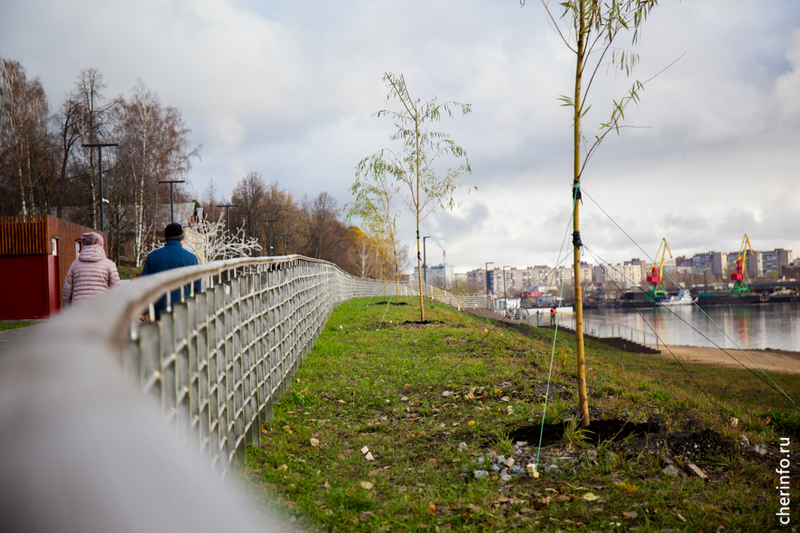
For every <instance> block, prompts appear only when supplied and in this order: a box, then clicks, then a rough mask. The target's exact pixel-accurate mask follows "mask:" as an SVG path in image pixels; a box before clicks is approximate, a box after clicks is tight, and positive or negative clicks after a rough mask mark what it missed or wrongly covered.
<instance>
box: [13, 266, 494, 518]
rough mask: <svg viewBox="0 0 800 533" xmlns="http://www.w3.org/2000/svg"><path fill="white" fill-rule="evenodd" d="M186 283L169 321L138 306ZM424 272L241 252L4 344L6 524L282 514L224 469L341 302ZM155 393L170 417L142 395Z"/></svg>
mask: <svg viewBox="0 0 800 533" xmlns="http://www.w3.org/2000/svg"><path fill="white" fill-rule="evenodd" d="M197 280H200V281H201V282H202V283H201V286H202V288H201V290H200V291H198V292H195V291H194V282H195V281H197ZM183 286H189V287H190V292H189V294H188V295H183V294H182V295H181V301H179V302H170V301H169V298H167V302H168V305H167V310H166V311H164V312H162V313H161V317H160V320H159V321H156V322H146V323H140V322H139V320H138V317H139V315H140V313H141V312H142V311H143V310H146V309H148V307H149V306H150V309H151V313H152V307H151V306H152V302H155V301H157V300H158V299H159V298H160V297H161V296H162V295H165V294H166V295H169V293H170V291H172V290H175V289H179V288H180V287H183ZM414 287H415V285H414V284H404V285H400V286H398V287H396V286H395V284H394V283H392V282H386V284H384V282H383V281H382V280H370V279H361V278H355V277H352V276H349V275H347V274H346V273H344V272H342V271H341V270H339V269H338V268H337V267H336V266H334V265H332V264H329V263H326V262H323V261H316V260H313V259H308V258H304V257H301V256H285V257H272V258H241V259H232V260H227V261H218V262H213V263H209V264H206V265H199V266H194V267H186V268H181V269H175V270H170V271H166V272H161V273H159V274H155V275H152V276H146V277H143V278H139V279H137V280H135V281H133V282H130V283H125V284H123V285H122V286H120V287H117V288H115V289H113V290H110V291H107V292H105V293H102V294H99V295H96V296H95V297H93V298H91V299H89V300H86V301H84V302H80V303H78V304H76V305H74V306H72V307H70V308H68V309H66V310H65V311H64V312H62V313H61V314H60V315H59V316H57V317H55V318H53V319H52V320H49V321H47V322H45V323H43V324H39V325H36V326H31V327H32V328H34V329H33V330H32V331H31V334H30V336H29V337H28V338H27V339H26V340H25V341H24V342H21V343H19V344H18V345H15V346H14V347H13V349H8V350H6V351H5V352H4V353H2V356H0V469H1V470H0V516H2V517H3V518H0V521H2V525H3V528H2V529H3V531H34V532H40V531H41V532H44V531H75V532H78V531H80V532H100V531H136V532H144V531H167V530H169V531H192V532H196V531H228V530H236V531H273V530H276V526H274V525H267V526H265V525H264V524H263V523H262V522H263V521H262V520H261V519H257V518H255V517H254V516H253V514H252V513H251V510H250V509H248V508H247V506H246V505H245V504H244V499H241V498H236V497H233V496H232V494H231V491H230V490H228V488H226V487H225V486H223V485H220V483H219V482H218V481H215V480H214V477H216V478H217V480H218V479H219V478H220V477H223V478H224V477H226V476H228V475H229V473H230V472H231V470H232V469H233V468H235V466H236V464H237V462H238V461H239V460H241V459H242V458H243V457H244V454H245V449H246V446H247V445H248V444H257V443H258V436H259V430H260V426H261V424H262V423H264V422H266V421H267V420H269V419H270V417H271V414H272V405H273V403H274V402H275V401H277V399H278V398H280V396H281V395H282V394H284V393H285V392H286V390H287V389H288V387H289V385H290V382H291V377H292V375H293V374H294V373H295V371H296V370H297V368H298V365H299V363H300V361H301V360H302V359H303V357H305V355H306V354H307V353H308V351H309V350H310V348H311V347H312V345H313V343H314V341H315V340H316V338H317V337H318V335H319V334H320V332H321V330H322V328H323V327H324V325H325V322H326V320H327V319H328V317H329V316H330V313H331V312H332V310H333V308H334V307H335V306H336V305H338V304H339V303H341V302H343V301H345V300H347V299H349V298H353V297H382V296H383V295H384V294H388V295H389V296H393V295H394V294H396V293H399V294H400V295H401V296H408V295H414V294H417V292H416V289H415V288H414ZM425 290H426V291H429V294H427V296H428V297H429V298H432V299H434V300H437V301H441V302H444V303H447V304H449V305H453V306H454V307H457V308H465V307H474V306H483V305H485V301H484V300H483V299H482V298H478V299H475V298H470V297H457V296H454V295H452V294H450V293H447V292H446V291H440V290H438V289H435V288H428V287H426V288H425ZM180 292H181V293H183V291H180ZM120 362H121V364H120ZM132 383H133V384H134V385H135V386H132ZM143 393H144V394H143ZM154 400H155V402H156V405H157V406H158V408H159V409H160V411H161V414H162V418H163V419H166V420H167V422H168V423H167V424H164V423H163V421H160V420H159V419H158V417H157V416H153V412H154V409H148V408H145V407H144V404H146V403H153V402H154ZM170 434H171V435H170ZM175 436H177V439H176V438H175ZM187 451H193V452H195V453H187ZM202 462H205V463H206V465H208V464H209V463H210V464H211V465H212V466H213V468H212V469H209V468H208V466H206V467H205V468H203V467H202V466H201V464H202ZM42 509H46V510H47V512H42Z"/></svg>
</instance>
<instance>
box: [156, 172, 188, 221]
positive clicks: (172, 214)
mask: <svg viewBox="0 0 800 533" xmlns="http://www.w3.org/2000/svg"><path fill="white" fill-rule="evenodd" d="M159 183H169V221H170V223H172V222H175V207H174V204H173V203H172V187H173V186H174V185H175V184H176V183H186V180H164V181H159Z"/></svg>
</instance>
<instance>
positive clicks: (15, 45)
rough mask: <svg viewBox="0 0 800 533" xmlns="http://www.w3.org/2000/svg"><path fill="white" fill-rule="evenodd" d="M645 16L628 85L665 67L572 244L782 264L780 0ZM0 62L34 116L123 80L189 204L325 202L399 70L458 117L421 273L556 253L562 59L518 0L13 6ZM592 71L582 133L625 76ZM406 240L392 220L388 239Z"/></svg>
mask: <svg viewBox="0 0 800 533" xmlns="http://www.w3.org/2000/svg"><path fill="white" fill-rule="evenodd" d="M659 4H660V5H659V6H658V7H657V8H655V9H654V10H653V11H652V13H651V15H650V17H649V18H648V20H647V21H646V22H645V24H644V26H643V28H642V39H641V42H640V45H639V46H637V48H635V51H636V52H637V53H638V54H639V56H640V63H639V65H638V66H637V67H636V70H635V71H634V78H636V79H639V80H642V81H644V80H647V79H650V78H651V77H653V76H655V75H656V74H658V73H659V72H661V71H662V70H663V69H664V68H665V67H667V66H669V65H670V64H672V66H671V67H670V68H668V69H667V70H666V71H664V72H661V73H660V74H658V76H656V77H655V78H654V79H652V80H651V81H650V82H649V83H648V84H647V85H646V88H645V91H644V93H643V94H642V98H641V103H640V105H638V106H636V107H629V108H628V110H627V112H626V117H627V124H629V125H631V126H637V127H636V128H629V129H625V130H622V132H621V135H620V136H615V135H614V136H609V137H607V138H606V141H605V142H604V143H603V145H602V146H601V148H600V150H599V151H598V153H597V155H596V156H595V157H594V158H593V159H592V161H591V162H590V164H589V167H588V169H587V170H586V172H585V173H584V175H583V179H582V184H583V185H582V186H583V190H584V192H585V195H586V196H584V203H583V206H582V208H581V209H582V210H581V230H582V239H583V242H584V244H585V245H586V246H587V248H589V249H590V250H591V252H593V253H594V254H595V255H596V257H599V258H602V259H603V260H605V261H608V262H612V263H616V262H621V261H624V260H627V259H630V258H632V257H642V258H644V257H645V254H647V255H649V256H653V255H655V252H656V249H657V248H658V245H659V242H660V241H661V239H662V238H664V237H665V238H666V239H667V240H668V241H669V244H670V247H671V249H672V251H673V253H674V254H675V255H693V254H695V253H699V252H705V251H710V250H718V251H736V250H738V249H739V246H740V243H741V241H742V236H743V235H744V234H745V233H747V234H748V235H749V237H750V241H751V242H752V245H753V247H754V248H755V249H757V250H772V249H774V248H788V249H792V250H794V253H795V254H796V255H800V185H799V184H798V178H799V177H800V172H799V171H798V165H800V7H798V4H797V1H796V0H769V1H767V2H765V1H763V0H685V1H683V2H677V1H674V0H661V2H660V3H659ZM618 44H619V46H622V47H628V46H629V45H630V38H629V37H628V36H623V37H622V38H621V39H620V40H619V41H618ZM0 54H3V55H4V56H6V57H9V58H11V59H15V60H17V61H19V62H20V63H21V64H22V65H23V67H24V68H25V69H26V72H27V74H28V76H29V77H31V78H32V77H38V78H39V79H40V80H41V82H42V84H43V86H44V88H45V90H46V91H47V94H48V97H49V100H50V103H51V106H52V107H53V108H57V107H58V106H59V105H60V104H61V102H62V101H63V99H64V95H65V94H66V93H67V92H69V91H70V90H72V89H73V87H74V83H75V80H76V78H77V76H78V75H79V73H80V71H81V70H82V69H86V68H96V69H98V70H99V71H100V72H101V73H102V75H103V77H104V79H105V81H106V83H107V84H108V89H107V95H108V96H109V97H113V96H116V95H118V94H124V95H129V94H130V91H131V89H132V88H133V87H134V85H135V84H136V83H137V80H139V79H141V80H142V81H143V82H144V83H145V85H146V86H147V87H149V88H150V89H152V90H154V91H156V92H158V94H159V95H160V97H161V100H162V103H163V104H165V105H169V106H173V107H176V108H178V109H179V110H180V111H181V113H182V115H183V117H184V119H185V121H186V122H187V124H188V126H189V127H190V128H191V129H192V143H193V145H202V146H203V147H202V150H201V156H202V160H200V161H195V164H194V167H193V169H192V170H191V172H190V174H189V176H188V179H189V181H190V183H191V185H192V188H193V189H194V191H195V194H196V195H197V196H198V197H199V196H201V195H202V194H203V191H204V189H205V188H206V186H207V184H208V182H209V179H212V178H213V180H214V182H215V183H216V184H217V186H218V188H219V192H220V193H221V194H222V195H223V196H227V197H229V195H230V193H231V191H232V189H233V187H234V186H235V184H236V182H237V181H238V180H239V179H241V178H242V177H244V176H245V175H246V174H247V173H248V172H258V173H260V174H262V175H263V176H264V178H265V179H266V180H267V181H268V182H271V181H273V180H277V181H278V182H279V183H280V184H281V186H283V187H284V188H285V189H287V190H288V191H289V192H291V193H292V194H293V195H294V196H295V197H296V198H298V199H300V198H302V197H303V195H309V196H311V197H313V196H316V195H317V194H319V193H320V192H322V191H327V192H328V193H330V194H331V195H333V196H334V197H335V198H336V199H337V201H338V203H339V206H342V205H344V204H345V203H347V202H349V201H351V197H350V195H349V193H348V189H349V187H350V185H351V184H352V182H353V179H354V167H355V166H356V164H357V163H358V162H359V160H361V159H362V158H364V157H366V156H369V155H371V154H373V153H374V152H376V151H377V150H379V149H381V148H384V147H392V146H395V145H394V144H393V141H391V140H390V139H389V135H390V134H391V132H392V128H391V124H390V122H389V120H388V119H386V118H383V119H381V118H376V117H375V116H374V113H375V112H376V111H378V110H380V109H384V108H386V107H390V108H391V106H392V104H391V103H389V104H387V103H386V102H385V96H386V92H387V90H386V87H385V86H384V83H383V81H382V79H381V78H382V76H383V74H384V72H394V73H402V74H403V75H404V76H405V78H406V81H407V84H408V87H409V90H410V92H411V94H412V95H413V96H416V97H419V98H421V99H423V100H427V99H430V98H431V97H433V96H436V97H437V98H438V99H439V101H448V100H455V101H459V102H465V103H470V104H472V106H473V113H472V114H469V115H466V116H461V115H460V114H459V115H458V116H455V117H454V118H452V119H450V118H445V119H443V120H442V122H441V123H439V124H438V129H440V130H442V131H445V132H447V133H449V134H450V135H451V137H452V139H453V140H454V141H456V142H457V143H458V144H459V145H461V146H462V147H463V148H464V149H465V150H466V151H467V153H468V155H469V157H470V160H471V162H472V174H469V175H466V176H464V177H463V178H462V181H463V182H464V183H465V184H468V185H472V186H477V188H478V190H477V191H473V192H471V193H470V194H466V192H462V193H459V195H458V198H459V200H460V202H461V205H460V207H459V208H457V209H456V210H455V211H453V212H447V213H442V212H438V213H435V214H432V215H430V216H429V217H428V218H427V219H426V220H425V221H424V222H423V227H422V233H423V235H431V236H432V238H431V239H429V240H428V262H429V263H430V264H436V263H440V262H441V260H442V250H446V251H447V263H448V264H454V265H455V269H456V272H463V271H466V270H469V269H472V268H477V267H482V266H483V264H484V262H486V261H493V262H494V265H495V266H498V267H500V266H503V265H509V266H518V267H525V266H529V265H534V264H536V265H541V264H548V265H550V266H553V265H555V264H556V262H557V261H558V258H559V252H560V250H561V248H562V243H563V239H564V235H565V232H566V231H567V228H568V224H569V221H570V213H571V202H570V195H571V191H570V186H571V168H572V166H571V165H572V163H571V151H570V150H571V148H570V143H571V131H570V123H571V118H570V112H569V110H568V109H567V108H565V107H561V106H560V102H559V101H558V97H559V96H560V95H562V94H569V93H571V91H572V88H571V83H572V81H571V79H570V78H571V75H572V73H573V71H574V56H573V55H572V54H571V53H570V52H569V50H568V49H567V48H566V47H565V45H564V44H563V43H562V42H561V41H560V40H559V38H558V36H557V34H556V33H555V32H554V31H553V29H552V27H551V26H550V25H548V21H547V17H546V13H545V10H544V8H543V7H542V5H541V3H540V2H538V1H537V0H528V1H527V3H526V5H525V6H524V7H520V5H519V2H518V0H425V1H419V0H402V1H400V0H381V1H375V0H338V1H336V2H331V1H330V0H327V1H322V0H319V1H310V0H293V1H291V2H288V1H280V2H279V1H264V0H258V1H256V0H252V1H251V0H171V1H169V0H167V1H161V0H141V1H137V2H130V1H121V0H103V1H99V0H70V1H66V0H47V1H44V0H25V1H24V2H22V1H12V2H4V3H3V4H2V7H0ZM676 60H678V61H677V62H675V61H676ZM673 63H674V64H673ZM601 74H602V75H601V76H600V77H599V78H598V79H596V80H595V86H594V89H593V91H594V92H593V93H592V96H591V99H590V100H591V103H592V104H593V108H592V112H590V115H589V116H588V117H587V121H586V126H587V129H586V133H587V135H588V136H590V137H591V136H593V134H594V129H593V128H595V126H597V125H598V124H599V123H600V122H601V121H603V120H605V119H606V118H607V116H608V115H609V114H610V110H611V104H612V100H613V99H615V98H616V99H619V98H620V97H621V96H622V95H623V94H624V92H625V90H626V89H627V88H628V87H629V86H630V84H631V82H632V81H633V80H632V79H626V78H625V77H624V76H621V75H617V74H614V73H613V72H612V73H606V71H605V70H603V71H602V72H601ZM626 234H627V235H626ZM413 235H414V226H413V221H412V220H411V218H408V217H407V218H405V219H404V222H403V241H404V242H405V243H407V244H412V243H413ZM631 240H633V241H635V243H636V244H633V243H632V242H631ZM637 245H638V246H641V248H642V249H643V250H644V252H642V251H640V250H639V249H638V248H637ZM562 257H563V253H562ZM584 259H586V260H588V261H589V262H592V263H595V264H597V261H596V260H595V259H594V258H593V257H592V256H591V255H589V254H587V255H586V256H585V257H584Z"/></svg>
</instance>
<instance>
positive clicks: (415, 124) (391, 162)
mask: <svg viewBox="0 0 800 533" xmlns="http://www.w3.org/2000/svg"><path fill="white" fill-rule="evenodd" d="M383 80H384V81H385V82H386V86H387V87H388V88H389V93H388V94H387V95H386V100H387V101H389V100H392V99H396V100H399V101H400V104H401V110H400V111H391V110H388V109H384V110H381V111H378V112H377V113H376V116H377V117H382V116H389V117H390V118H391V119H392V121H393V122H394V125H395V127H396V128H397V131H396V132H395V133H394V134H392V136H391V137H390V139H391V140H393V141H394V140H399V141H401V142H402V149H401V150H400V151H399V152H395V151H393V150H390V149H388V148H384V149H383V150H381V151H379V152H377V153H376V154H374V155H372V156H370V157H367V158H365V159H364V160H362V161H361V163H360V164H359V174H360V178H359V179H361V180H362V181H363V180H364V179H368V177H369V176H373V177H375V182H376V183H378V178H377V177H379V176H386V175H388V176H392V177H393V178H394V180H395V183H396V184H397V185H398V187H397V189H396V190H397V194H398V195H399V196H400V198H401V199H402V200H403V202H404V203H405V204H406V206H407V207H408V209H409V211H411V213H413V215H414V219H415V223H416V231H417V233H416V238H417V274H418V276H417V282H418V285H419V309H420V320H421V321H422V322H424V321H425V303H424V301H423V298H422V294H423V292H422V264H421V262H422V258H421V253H420V242H419V226H420V221H422V220H424V219H425V217H427V216H428V215H429V214H431V213H433V212H435V211H436V209H437V208H439V207H441V208H442V209H452V208H453V207H455V206H456V202H455V200H454V199H453V193H454V192H455V191H456V189H458V188H459V187H460V186H461V184H460V183H458V181H457V179H458V177H459V176H460V175H461V174H463V173H465V172H470V171H471V169H470V163H469V159H468V158H467V153H466V152H465V151H464V149H463V148H461V147H460V146H458V145H457V144H456V143H455V142H453V141H452V140H451V139H450V136H449V135H447V134H446V133H443V132H440V131H431V130H430V129H429V127H430V124H431V123H432V122H438V121H439V120H441V118H442V115H443V114H446V115H447V116H453V111H452V110H453V109H459V110H461V113H462V114H464V115H466V114H467V113H469V112H470V111H471V110H472V106H471V105H470V104H462V103H460V102H452V101H451V102H445V103H441V104H440V103H437V102H436V97H434V98H433V99H431V100H428V101H425V102H423V101H421V100H420V99H419V98H412V97H411V95H410V94H409V93H408V88H407V87H406V81H405V78H403V75H402V74H400V75H398V74H392V73H391V72H388V73H386V74H385V75H384V76H383ZM446 156H450V157H452V158H455V159H456V161H460V162H461V164H459V165H458V166H457V167H455V168H448V169H447V170H446V171H445V172H444V173H443V174H442V173H440V171H439V169H438V168H437V166H438V165H439V161H440V160H441V159H443V158H444V157H446ZM389 181H390V180H386V181H385V182H386V183H387V184H388V183H389ZM358 183H359V182H358V181H357V182H356V185H358ZM354 187H355V185H354Z"/></svg>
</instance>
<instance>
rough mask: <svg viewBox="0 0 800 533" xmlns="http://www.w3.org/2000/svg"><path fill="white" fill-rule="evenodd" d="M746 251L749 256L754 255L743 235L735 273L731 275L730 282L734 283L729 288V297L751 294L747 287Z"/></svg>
mask: <svg viewBox="0 0 800 533" xmlns="http://www.w3.org/2000/svg"><path fill="white" fill-rule="evenodd" d="M748 251H749V252H750V255H755V253H754V252H753V247H752V246H750V239H749V238H748V237H747V233H745V234H744V237H743V238H742V245H741V246H740V247H739V254H738V255H737V256H736V272H734V273H732V274H731V280H732V281H733V282H734V283H733V288H731V296H745V295H747V294H751V292H750V287H748V286H747V281H749V279H748V277H747V268H745V265H746V262H747V252H748Z"/></svg>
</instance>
